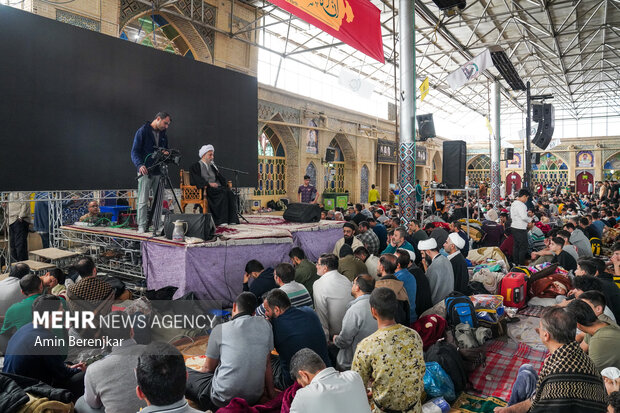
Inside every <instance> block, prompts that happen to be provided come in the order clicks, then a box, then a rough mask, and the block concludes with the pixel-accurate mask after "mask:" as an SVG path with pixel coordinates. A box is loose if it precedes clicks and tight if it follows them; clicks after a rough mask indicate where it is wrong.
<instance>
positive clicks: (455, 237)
mask: <svg viewBox="0 0 620 413" xmlns="http://www.w3.org/2000/svg"><path fill="white" fill-rule="evenodd" d="M448 238H450V241H452V243H453V244H454V245H455V246H456V248H458V249H460V250H462V249H463V247H464V246H465V240H464V239H463V238H461V236H460V235H459V234H457V233H456V232H452V233H450V235H448Z"/></svg>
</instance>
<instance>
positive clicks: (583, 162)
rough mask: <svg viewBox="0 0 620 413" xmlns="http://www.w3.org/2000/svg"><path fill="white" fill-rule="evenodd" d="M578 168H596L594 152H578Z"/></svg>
mask: <svg viewBox="0 0 620 413" xmlns="http://www.w3.org/2000/svg"><path fill="white" fill-rule="evenodd" d="M577 168H594V153H593V152H592V151H579V152H577Z"/></svg>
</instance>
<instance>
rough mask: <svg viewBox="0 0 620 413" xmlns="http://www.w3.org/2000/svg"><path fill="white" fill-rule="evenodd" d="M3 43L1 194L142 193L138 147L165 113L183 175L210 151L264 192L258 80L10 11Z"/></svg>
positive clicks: (1, 24)
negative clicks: (143, 129) (135, 156)
mask: <svg viewBox="0 0 620 413" xmlns="http://www.w3.org/2000/svg"><path fill="white" fill-rule="evenodd" d="M0 38H1V39H2V41H1V42H0V117H1V119H2V122H1V123H0V148H1V149H0V153H1V154H2V155H1V159H0V191H11V190H31V191H36V190H62V189H120V188H135V187H137V183H136V180H135V177H136V170H135V167H134V166H133V164H132V162H131V158H130V151H131V146H132V142H133V137H134V135H135V132H136V130H137V129H138V128H139V127H140V126H141V125H142V124H144V122H146V121H151V120H153V118H154V115H155V114H156V113H157V112H158V111H166V112H169V113H170V114H171V115H172V124H171V126H170V128H169V129H168V140H169V146H170V147H171V148H176V149H179V150H181V152H182V155H183V158H182V161H181V167H182V168H184V169H188V168H189V166H190V165H191V163H193V162H195V161H197V160H198V149H199V148H200V147H201V146H202V145H203V144H208V143H211V144H213V145H214V146H215V162H216V164H217V165H220V166H228V167H231V168H235V169H240V170H243V171H247V172H248V173H249V175H240V180H239V183H240V186H251V187H254V186H255V185H256V179H257V178H256V162H257V144H256V141H257V138H256V133H257V100H258V98H257V81H256V78H254V77H251V76H247V75H244V74H241V73H237V72H233V71H230V70H226V69H222V68H219V67H216V66H211V65H208V64H204V63H200V62H196V61H192V60H190V59H188V58H185V57H181V56H175V55H172V54H170V53H166V52H161V51H158V50H155V49H151V48H148V47H144V46H140V45H136V44H133V43H131V42H129V41H126V40H121V39H115V38H113V37H110V36H107V35H102V34H99V33H95V32H91V31H89V30H85V29H81V28H77V27H73V26H70V25H68V24H64V23H60V22H56V21H54V20H50V19H47V18H44V17H40V16H36V15H33V14H30V13H27V12H23V11H20V10H15V9H12V8H9V7H6V6H0ZM224 175H225V176H226V177H227V178H228V179H232V178H233V177H232V174H231V173H229V172H224ZM170 177H171V178H172V181H173V184H174V185H175V186H177V185H178V181H179V168H178V167H176V166H172V167H171V168H170Z"/></svg>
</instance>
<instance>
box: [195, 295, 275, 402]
mask: <svg viewBox="0 0 620 413" xmlns="http://www.w3.org/2000/svg"><path fill="white" fill-rule="evenodd" d="M256 305H257V301H256V296H255V295H254V294H252V293H250V292H243V293H241V294H239V296H238V297H237V299H236V301H235V303H234V304H233V309H232V316H233V317H232V320H230V321H229V322H227V323H224V324H219V325H217V326H215V328H214V329H213V331H212V332H211V335H210V336H209V344H208V345H207V352H206V356H207V358H206V360H205V364H204V366H203V368H202V370H201V371H196V370H192V369H188V377H187V389H186V394H187V396H188V397H189V398H190V399H192V400H195V401H197V402H198V403H199V404H200V407H201V408H202V409H203V410H213V411H216V410H217V409H218V408H220V407H224V406H226V405H227V404H228V403H229V402H230V401H231V400H232V399H233V398H235V397H241V398H243V399H245V400H246V401H247V402H248V403H249V404H250V405H254V404H255V403H256V402H258V399H260V397H261V396H262V395H263V390H264V389H265V384H267V392H268V394H270V395H273V392H274V388H273V381H272V373H271V362H270V361H271V360H270V355H271V350H273V348H274V345H273V333H272V330H271V324H269V321H267V320H266V319H264V318H263V317H253V316H252V314H253V313H254V310H255V309H256Z"/></svg>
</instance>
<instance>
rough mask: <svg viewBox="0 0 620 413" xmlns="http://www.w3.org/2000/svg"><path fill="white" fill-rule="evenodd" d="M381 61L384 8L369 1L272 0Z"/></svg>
mask: <svg viewBox="0 0 620 413" xmlns="http://www.w3.org/2000/svg"><path fill="white" fill-rule="evenodd" d="M269 2H271V3H273V4H275V5H276V6H278V7H281V8H283V9H284V10H286V11H288V12H289V13H292V14H294V15H295V16H297V17H299V18H301V19H303V20H305V21H306V22H308V23H310V24H312V25H314V26H316V27H318V28H319V29H321V30H323V31H324V32H327V33H329V34H331V35H332V36H334V37H335V38H337V39H340V40H342V41H343V42H345V43H346V44H348V45H349V46H352V47H354V48H355V49H357V50H359V51H360V52H362V53H365V54H367V55H368V56H370V57H372V58H373V59H376V60H378V61H379V62H381V63H385V57H384V56H383V39H382V37H381V19H380V15H381V11H380V10H379V9H378V8H377V7H375V5H374V4H372V3H371V2H370V1H368V0H269Z"/></svg>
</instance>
